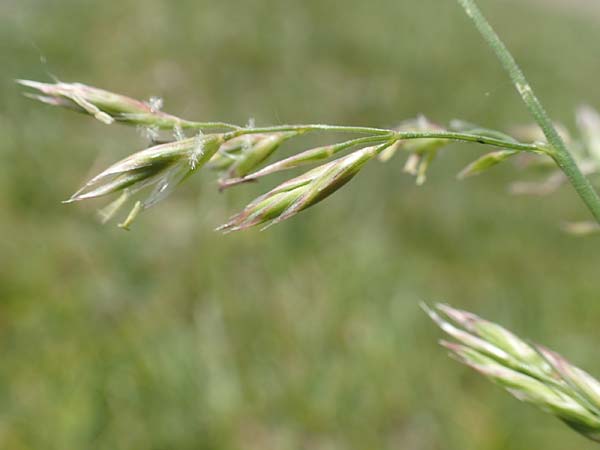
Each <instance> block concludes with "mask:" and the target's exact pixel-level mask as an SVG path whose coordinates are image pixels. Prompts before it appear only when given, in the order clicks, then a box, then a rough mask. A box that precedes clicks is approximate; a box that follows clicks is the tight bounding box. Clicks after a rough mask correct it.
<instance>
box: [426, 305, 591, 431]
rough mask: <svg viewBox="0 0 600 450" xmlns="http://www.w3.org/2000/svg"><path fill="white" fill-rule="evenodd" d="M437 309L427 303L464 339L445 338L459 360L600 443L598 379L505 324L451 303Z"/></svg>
mask: <svg viewBox="0 0 600 450" xmlns="http://www.w3.org/2000/svg"><path fill="white" fill-rule="evenodd" d="M436 309H437V311H435V310H431V309H429V308H428V307H426V306H425V310H426V311H427V312H428V314H429V315H430V317H431V318H432V319H433V320H434V321H435V322H436V323H437V324H438V325H439V326H440V328H441V329H442V330H443V331H444V332H446V333H447V334H449V335H450V336H452V337H453V338H455V339H456V340H457V341H458V342H459V343H454V342H445V341H443V342H442V345H443V346H444V347H446V348H447V349H448V350H450V352H451V355H452V356H453V357H454V358H455V359H457V360H458V361H460V362H462V363H464V364H466V365H468V366H470V367H472V368H473V369H475V370H476V371H477V372H479V373H481V374H482V375H484V376H486V377H487V378H489V379H491V380H492V381H494V382H495V383H497V384H498V385H500V386H502V387H504V388H505V389H506V390H507V391H508V392H510V393H511V394H512V395H514V396H515V397H516V398H518V399H519V400H522V401H525V402H528V403H531V404H533V405H535V406H537V407H538V408H540V409H542V410H543V411H546V412H549V413H551V414H553V415H555V416H556V417H558V418H559V419H560V420H562V421H563V422H565V423H566V424H567V425H569V426H570V427H571V428H573V429H575V430H576V431H578V432H579V433H581V434H582V435H584V436H586V437H587V438H589V439H592V440H595V441H600V382H599V381H598V380H596V379H594V378H593V377H592V376H591V375H589V374H588V373H586V372H584V371H583V370H581V369H579V368H577V367H575V366H573V365H572V364H570V363H569V362H567V361H566V360H565V359H564V358H562V357H561V356H560V355H558V354H557V353H554V352H552V351H550V350H547V349H545V348H543V347H540V346H534V345H531V344H529V343H527V342H526V341H524V340H523V339H521V338H519V337H518V336H516V335H515V334H513V333H512V332H510V331H508V330H506V329H505V328H503V327H501V326H500V325H497V324H495V323H492V322H489V321H487V320H485V319H482V318H480V317H478V316H476V315H474V314H472V313H469V312H466V311H461V310H458V309H454V308H451V307H449V306H447V305H437V306H436ZM438 312H439V313H441V314H444V315H445V316H446V317H447V318H448V319H449V320H446V319H444V318H442V317H441V315H440V314H438ZM450 321H452V322H454V323H455V324H456V325H453V324H452V323H450Z"/></svg>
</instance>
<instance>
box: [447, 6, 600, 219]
mask: <svg viewBox="0 0 600 450" xmlns="http://www.w3.org/2000/svg"><path fill="white" fill-rule="evenodd" d="M458 2H459V3H460V5H461V6H462V7H463V9H464V10H465V12H466V13H467V15H468V16H469V18H470V19H471V20H472V21H473V22H474V23H475V26H476V27H477V29H478V30H479V32H480V33H481V35H482V36H483V38H484V39H485V41H486V42H487V43H488V45H489V46H490V47H491V48H492V50H493V51H494V53H496V57H497V58H498V60H499V61H500V63H501V64H502V66H503V67H504V69H505V70H506V71H507V72H508V75H509V76H510V78H511V80H512V82H513V84H514V85H515V87H516V89H517V91H518V92H519V95H520V96H521V98H522V99H523V102H524V103H525V105H526V106H527V108H528V109H529V112H530V113H531V115H532V116H533V118H534V119H535V121H536V122H537V123H538V125H539V126H540V128H541V129H542V131H543V132H544V135H545V136H546V139H547V140H548V143H549V144H550V145H551V146H552V153H551V156H552V157H553V158H554V161H555V162H556V164H557V165H558V166H559V167H560V168H561V170H562V171H563V172H564V173H565V175H566V176H567V177H568V178H569V181H570V182H571V184H572V185H573V187H574V188H575V190H576V191H577V193H578V194H579V196H580V197H581V199H582V200H583V202H584V203H585V204H586V206H587V207H588V209H589V210H590V211H591V213H592V214H593V216H594V218H595V219H596V221H598V223H600V198H599V197H598V194H597V193H596V191H595V190H594V188H593V186H592V185H591V183H590V181H589V180H588V179H587V178H586V177H585V176H584V175H583V173H581V170H580V169H579V167H578V166H577V163H576V162H575V160H574V159H573V156H572V155H571V153H570V152H569V150H568V149H567V146H566V145H565V143H564V141H563V139H562V138H561V137H560V135H559V134H558V132H557V131H556V128H555V127H554V125H553V124H552V120H551V119H550V117H549V116H548V113H547V112H546V110H545V109H544V107H543V106H542V104H541V103H540V101H539V100H538V98H537V97H536V96H535V94H534V92H533V89H532V88H531V85H530V84H529V82H528V81H527V79H526V78H525V75H524V74H523V72H522V71H521V69H520V68H519V66H518V64H517V62H516V61H515V59H514V58H513V56H512V55H511V53H510V51H509V50H508V48H506V46H505V45H504V43H503V42H502V41H501V40H500V37H499V36H498V35H497V34H496V32H495V31H494V29H493V28H492V26H491V25H490V24H489V22H488V21H487V19H486V18H485V17H484V16H483V14H482V13H481V11H480V10H479V8H478V7H477V5H476V3H475V1H474V0H458Z"/></svg>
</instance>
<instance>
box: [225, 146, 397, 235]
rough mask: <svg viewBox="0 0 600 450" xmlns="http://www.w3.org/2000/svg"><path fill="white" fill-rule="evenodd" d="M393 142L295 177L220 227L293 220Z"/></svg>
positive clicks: (236, 228)
mask: <svg viewBox="0 0 600 450" xmlns="http://www.w3.org/2000/svg"><path fill="white" fill-rule="evenodd" d="M390 144H391V142H390V143H386V144H384V145H383V146H380V147H365V148H363V149H360V150H357V151H355V152H353V153H350V154H349V155H347V156H344V157H342V158H339V159H336V160H334V161H331V162H329V163H327V164H323V165H321V166H319V167H316V168H314V169H312V170H310V171H308V172H306V173H304V174H302V175H300V176H298V177H296V178H292V179H291V180H288V181H286V182H284V183H282V184H280V185H279V186H277V187H276V188H274V189H272V190H271V191H269V192H267V193H266V194H264V195H262V196H260V197H258V198H257V199H255V200H254V201H252V202H251V203H250V204H249V205H248V206H246V208H244V210H243V211H242V212H240V213H239V214H236V215H235V216H233V217H232V218H231V219H230V220H229V222H227V223H226V224H224V225H222V226H221V227H219V228H218V230H221V231H225V232H231V231H239V230H244V229H246V228H250V227H253V226H256V225H264V224H268V226H270V225H273V224H276V223H279V222H281V221H283V220H286V219H289V218H290V217H292V216H294V215H296V214H298V213H299V212H300V211H302V210H304V209H306V208H308V207H310V206H313V205H315V204H316V203H318V202H320V201H321V200H323V199H325V198H327V197H329V196H330V195H331V194H333V193H334V192H335V191H337V190H338V189H340V188H341V187H342V186H344V185H345V184H346V183H348V182H349V181H350V180H351V179H352V178H354V176H355V175H356V174H357V173H358V172H359V171H360V170H361V169H362V167H363V166H364V165H365V164H366V163H367V162H368V161H370V160H371V159H373V157H375V156H376V155H377V154H378V153H379V152H380V151H381V150H383V149H384V148H385V147H386V146H388V145H390Z"/></svg>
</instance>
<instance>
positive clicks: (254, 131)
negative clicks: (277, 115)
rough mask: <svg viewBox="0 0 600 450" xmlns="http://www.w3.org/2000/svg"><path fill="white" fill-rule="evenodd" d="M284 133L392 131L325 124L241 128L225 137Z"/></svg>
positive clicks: (372, 133) (381, 133)
mask: <svg viewBox="0 0 600 450" xmlns="http://www.w3.org/2000/svg"><path fill="white" fill-rule="evenodd" d="M283 131H298V132H301V133H305V132H309V131H330V132H339V133H354V134H370V135H385V134H390V133H391V132H392V130H386V129H382V128H371V127H345V126H339V125H325V124H309V125H278V126H274V127H261V128H241V129H238V130H236V131H232V132H230V133H227V134H226V135H225V139H226V140H228V139H232V138H234V137H238V136H243V135H245V134H257V133H277V132H283Z"/></svg>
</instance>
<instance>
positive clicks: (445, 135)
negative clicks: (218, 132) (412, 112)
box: [224, 124, 549, 153]
mask: <svg viewBox="0 0 600 450" xmlns="http://www.w3.org/2000/svg"><path fill="white" fill-rule="evenodd" d="M284 131H298V132H302V133H307V132H311V131H335V132H345V133H363V134H364V133H368V134H371V135H375V136H389V137H390V138H393V137H395V138H396V139H402V140H403V139H448V140H452V141H459V142H474V143H479V144H483V145H492V146H494V147H501V148H507V149H512V150H519V151H525V152H534V153H549V151H548V149H547V148H546V147H545V146H540V145H536V144H524V143H521V142H514V141H506V140H503V139H498V138H494V137H490V136H481V135H477V134H471V133H460V132H454V131H394V130H386V129H382V128H367V127H344V126H337V125H320V124H319V125H279V126H274V127H262V128H242V129H238V130H235V131H230V132H228V133H226V134H225V135H224V139H225V140H226V141H228V140H231V139H233V138H236V137H240V136H244V135H248V134H260V133H277V132H284Z"/></svg>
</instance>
